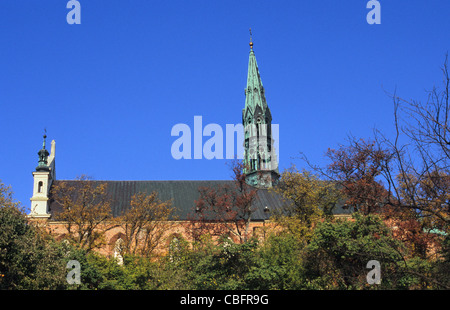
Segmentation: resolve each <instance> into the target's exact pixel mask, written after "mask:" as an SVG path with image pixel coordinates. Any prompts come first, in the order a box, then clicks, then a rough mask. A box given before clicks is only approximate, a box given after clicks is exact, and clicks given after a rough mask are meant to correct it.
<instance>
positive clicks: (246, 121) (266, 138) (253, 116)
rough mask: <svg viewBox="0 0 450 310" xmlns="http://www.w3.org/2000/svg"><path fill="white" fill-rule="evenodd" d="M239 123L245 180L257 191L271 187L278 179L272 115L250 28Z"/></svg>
mask: <svg viewBox="0 0 450 310" xmlns="http://www.w3.org/2000/svg"><path fill="white" fill-rule="evenodd" d="M242 124H243V125H244V131H245V137H244V139H245V140H244V151H245V154H244V166H245V168H244V173H245V174H246V181H247V183H248V184H250V185H253V186H255V187H259V188H268V187H272V186H273V185H274V184H276V182H277V179H278V177H279V173H278V163H277V161H276V156H275V152H274V147H273V140H272V115H271V113H270V109H269V107H268V105H267V102H266V96H265V94H264V87H263V84H262V81H261V76H260V74H259V69H258V64H257V63H256V57H255V52H254V51H253V40H252V33H251V29H250V55H249V60H248V73H247V87H246V89H245V107H244V109H243V110H242Z"/></svg>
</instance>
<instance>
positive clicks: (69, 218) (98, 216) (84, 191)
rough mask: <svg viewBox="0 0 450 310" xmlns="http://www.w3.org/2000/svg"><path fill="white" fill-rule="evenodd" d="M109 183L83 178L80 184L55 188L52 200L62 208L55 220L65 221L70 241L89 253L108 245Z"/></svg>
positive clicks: (77, 182)
mask: <svg viewBox="0 0 450 310" xmlns="http://www.w3.org/2000/svg"><path fill="white" fill-rule="evenodd" d="M106 187H107V184H106V183H98V182H95V181H92V180H90V179H89V177H87V176H85V175H82V176H81V177H79V178H78V179H77V181H76V182H59V183H58V184H56V185H55V186H53V187H52V190H51V199H53V200H54V201H56V202H57V203H58V204H59V205H60V206H61V208H62V210H61V212H59V213H56V214H55V219H57V220H60V221H63V223H64V225H65V227H66V229H67V236H66V237H67V238H68V239H70V240H71V241H73V242H75V244H77V245H78V246H80V247H81V248H83V249H86V250H87V251H88V252H89V251H91V250H92V249H95V248H99V247H101V246H102V245H103V244H104V233H105V231H107V230H108V229H111V228H112V226H109V227H106V225H105V224H106V222H107V220H109V219H111V218H112V214H111V202H110V199H109V197H108V195H107V191H106Z"/></svg>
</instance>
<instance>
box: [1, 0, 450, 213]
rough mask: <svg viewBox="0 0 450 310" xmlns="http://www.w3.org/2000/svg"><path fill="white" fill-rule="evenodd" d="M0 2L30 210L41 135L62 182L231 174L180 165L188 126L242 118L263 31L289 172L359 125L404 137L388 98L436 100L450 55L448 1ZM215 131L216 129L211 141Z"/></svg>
mask: <svg viewBox="0 0 450 310" xmlns="http://www.w3.org/2000/svg"><path fill="white" fill-rule="evenodd" d="M79 2H80V4H81V24H80V25H69V24H68V23H67V21H66V15H67V13H68V12H69V11H70V10H69V9H67V8H66V4H67V1H65V0H58V1H56V0H46V1H25V0H0V40H1V45H0V72H1V74H0V124H1V128H2V132H3V134H2V139H1V140H2V143H1V144H0V145H1V146H0V162H1V163H2V165H1V167H0V179H1V180H2V181H3V182H4V183H5V184H8V185H11V186H12V189H13V191H14V193H15V196H14V197H15V198H16V199H17V200H19V201H21V202H22V203H23V205H24V206H26V207H29V203H30V202H29V198H30V197H31V195H32V183H33V180H32V174H31V173H32V171H34V169H35V167H36V166H37V161H38V156H37V152H38V150H39V149H40V147H41V145H42V134H43V131H44V128H46V129H47V135H48V140H49V141H50V140H52V139H55V140H56V175H57V178H58V179H73V178H75V177H76V176H78V175H80V174H88V175H90V176H92V177H93V178H94V179H97V180H190V179H192V180H195V179H229V178H230V175H231V173H230V171H229V169H228V167H227V165H226V160H214V159H213V160H206V159H201V160H200V159H197V160H194V159H191V160H175V159H173V158H172V156H171V152H170V151H171V145H172V143H173V142H174V141H175V140H176V137H172V136H171V134H170V133H171V129H172V127H173V126H174V125H175V124H177V123H185V124H188V125H189V126H191V128H193V121H194V116H195V115H201V116H202V119H203V126H205V125H206V124H208V123H217V124H219V125H221V126H222V127H223V128H225V125H226V124H237V123H240V122H241V117H242V115H241V113H242V112H241V111H242V108H243V107H244V102H245V96H244V88H245V86H246V75H247V65H248V55H249V45H248V42H249V33H248V29H249V28H250V27H251V28H252V31H253V42H254V51H255V54H256V58H257V61H258V65H259V69H260V73H261V77H262V81H263V84H264V86H265V90H266V99H267V102H268V104H269V107H270V109H271V112H272V117H273V123H276V124H279V125H280V139H279V144H280V170H281V171H282V170H283V169H285V168H287V167H289V166H290V165H291V163H294V164H297V165H298V166H299V167H302V166H304V163H303V162H302V161H300V160H299V159H298V158H297V157H298V154H299V152H303V153H305V154H306V155H307V156H308V157H309V158H310V159H311V161H313V162H314V163H317V164H319V165H324V164H326V163H327V162H326V160H325V158H324V153H325V152H326V150H327V148H329V147H330V148H334V147H336V146H337V145H338V144H339V143H345V139H346V138H347V136H348V135H349V134H352V135H354V136H356V137H362V138H370V137H371V136H372V131H373V129H374V128H378V129H380V130H382V131H384V132H385V133H386V134H388V135H389V134H391V133H392V129H393V125H392V122H393V115H392V112H393V106H392V101H391V99H390V98H389V97H388V96H387V95H386V93H385V91H388V92H391V91H393V90H394V89H395V88H397V93H398V94H399V95H400V96H402V97H404V98H406V99H410V98H414V99H417V100H422V101H424V100H426V93H425V90H427V89H430V88H431V87H432V86H433V85H440V83H441V80H442V79H441V78H442V76H441V72H440V67H441V65H442V64H443V61H444V55H445V53H446V52H447V51H448V50H449V48H450V44H449V43H450V35H449V33H450V19H449V18H448V17H449V13H450V1H442V0H439V1H438V0H429V1H403V0H389V1H387V0H380V1H379V2H380V3H381V24H379V25H369V24H368V23H367V21H366V15H367V13H368V12H369V9H367V8H366V4H367V2H368V1H366V0H351V1H335V0H322V1H299V0H293V1H275V0H260V1H249V0H241V1H231V0H230V1H220V0H216V1H211V0H210V1H198V0H191V1H187V0H183V1H178V0H177V1H174V0H164V1H151V0H146V1H144V0H132V1H114V0H110V1H99V0H79ZM205 140H207V138H204V141H205Z"/></svg>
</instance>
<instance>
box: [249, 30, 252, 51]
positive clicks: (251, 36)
mask: <svg viewBox="0 0 450 310" xmlns="http://www.w3.org/2000/svg"><path fill="white" fill-rule="evenodd" d="M248 31H249V32H250V44H249V45H250V49H251V50H253V40H252V28H249V29H248Z"/></svg>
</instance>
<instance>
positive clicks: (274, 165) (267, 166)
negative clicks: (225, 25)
mask: <svg viewBox="0 0 450 310" xmlns="http://www.w3.org/2000/svg"><path fill="white" fill-rule="evenodd" d="M242 124H243V127H244V159H243V164H244V174H245V176H246V183H247V184H248V185H250V186H251V187H253V188H255V189H257V191H256V198H255V199H254V205H253V210H255V211H254V212H253V213H252V215H251V223H252V227H253V230H254V231H255V230H256V229H257V228H258V227H261V226H262V225H264V224H265V223H266V222H267V221H268V219H269V217H270V210H276V209H278V210H280V209H282V208H283V206H284V204H285V203H286V202H285V201H284V200H283V199H282V197H281V196H280V195H279V194H277V193H275V192H274V191H271V188H272V187H274V186H276V185H277V182H278V179H279V177H280V174H279V171H278V160H277V158H276V156H275V150H274V141H273V138H272V115H271V112H270V109H269V106H268V104H267V102H266V97H265V90H264V87H263V84H262V81H261V76H260V73H259V69H258V65H257V62H256V57H255V53H254V51H253V42H252V40H250V53H249V61H248V74H247V86H246V88H245V106H244V108H243V110H242ZM38 155H39V161H38V165H37V167H36V169H35V171H34V172H33V178H34V184H33V195H32V197H31V199H30V200H31V211H30V214H29V217H30V218H31V219H36V220H44V221H45V222H46V223H47V224H48V225H55V227H57V226H58V224H57V221H56V220H55V214H57V213H58V212H60V211H61V207H60V206H59V205H58V203H56V202H55V201H54V200H52V197H51V189H52V187H54V186H56V185H58V184H60V183H61V182H65V183H68V184H69V186H70V184H75V183H77V182H94V183H98V184H100V183H106V184H107V193H108V195H109V197H110V198H111V213H112V216H113V217H117V216H119V215H121V214H123V213H124V212H125V211H126V210H127V209H129V208H130V201H131V197H132V196H133V195H134V194H137V193H147V194H150V193H152V192H157V193H158V197H159V198H160V199H161V201H168V200H171V201H172V205H173V207H174V208H175V210H176V212H175V213H176V221H188V220H189V214H190V213H191V212H192V210H193V209H194V208H195V201H196V200H197V199H198V198H199V188H200V187H213V188H214V187H219V186H223V185H226V184H232V183H233V182H234V181H233V180H223V181H217V180H210V181H208V180H176V181H175V180H174V181H151V180H150V181H124V180H117V181H111V180H108V181H81V180H71V181H68V180H58V179H57V178H56V173H55V141H54V140H53V141H52V142H51V147H50V152H48V150H47V149H46V136H45V135H44V142H43V145H42V149H41V150H39V152H38ZM338 210H340V211H344V210H342V208H337V210H336V211H335V212H337V213H339V211H338ZM56 230H58V229H56ZM59 230H60V231H61V234H62V228H61V229H59ZM177 233H180V232H179V231H178V232H177ZM181 234H182V232H181ZM118 236H120V232H119V231H115V232H114V231H112V232H109V239H110V240H108V241H107V242H108V244H110V245H111V244H114V242H116V241H117V239H118Z"/></svg>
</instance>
